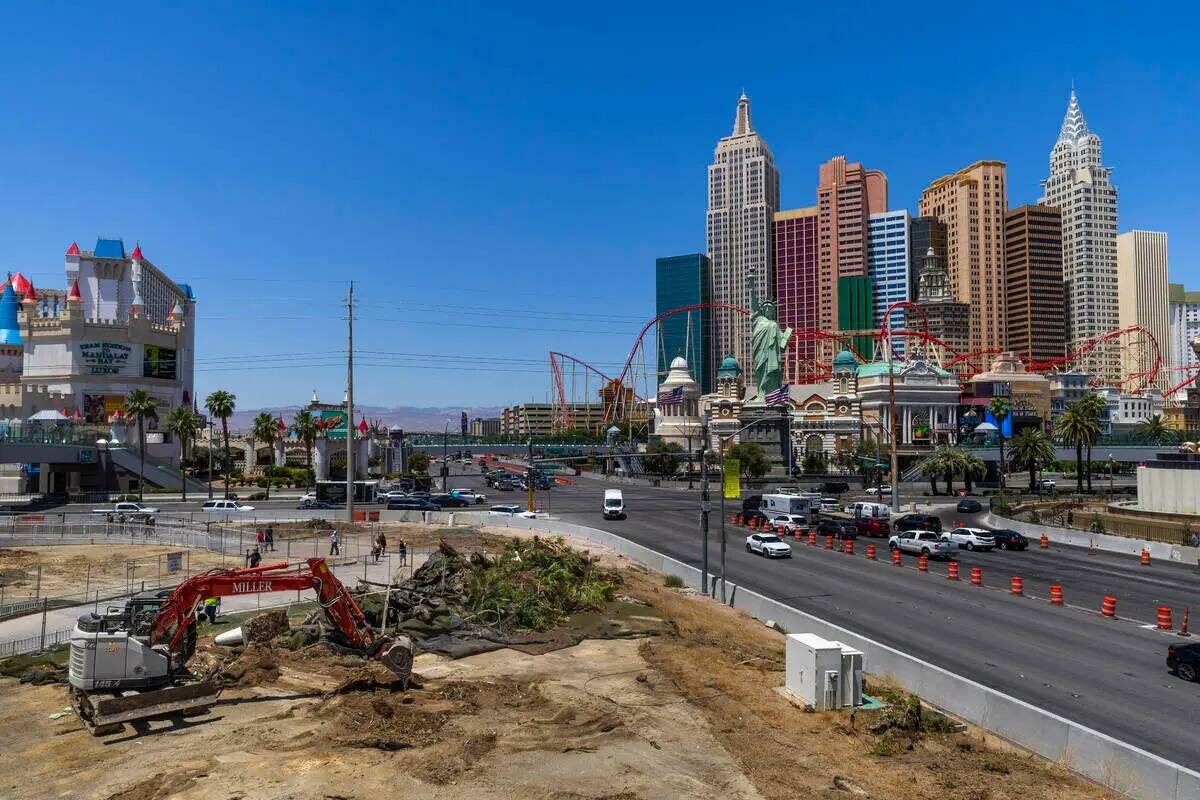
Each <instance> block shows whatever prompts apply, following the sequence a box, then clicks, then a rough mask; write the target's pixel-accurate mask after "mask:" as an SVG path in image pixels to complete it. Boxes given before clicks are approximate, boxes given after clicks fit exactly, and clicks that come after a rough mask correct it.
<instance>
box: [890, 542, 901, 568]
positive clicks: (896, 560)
mask: <svg viewBox="0 0 1200 800" xmlns="http://www.w3.org/2000/svg"><path fill="white" fill-rule="evenodd" d="M892 563H893V564H895V565H896V566H897V567H899V566H900V565H901V561H900V548H899V547H897V548H896V549H895V550H893V551H892Z"/></svg>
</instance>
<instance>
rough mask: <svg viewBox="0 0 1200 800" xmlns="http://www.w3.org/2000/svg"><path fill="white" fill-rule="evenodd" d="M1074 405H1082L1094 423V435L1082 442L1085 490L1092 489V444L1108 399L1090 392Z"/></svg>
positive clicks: (1098, 431) (1089, 490)
mask: <svg viewBox="0 0 1200 800" xmlns="http://www.w3.org/2000/svg"><path fill="white" fill-rule="evenodd" d="M1075 405H1077V406H1082V407H1083V411H1084V413H1085V414H1087V415H1088V416H1090V417H1091V418H1092V419H1093V420H1094V421H1095V423H1096V434H1095V436H1093V437H1091V438H1090V439H1088V440H1087V441H1086V442H1084V447H1085V448H1086V449H1087V490H1088V492H1089V493H1091V491H1092V445H1093V444H1095V442H1096V440H1097V439H1099V438H1100V429H1101V428H1100V415H1101V414H1103V413H1104V410H1105V409H1107V408H1108V401H1107V400H1105V399H1104V398H1103V397H1101V396H1100V395H1098V394H1096V393H1095V392H1092V393H1090V394H1087V395H1084V396H1083V397H1082V398H1080V399H1079V400H1078V401H1076V403H1075Z"/></svg>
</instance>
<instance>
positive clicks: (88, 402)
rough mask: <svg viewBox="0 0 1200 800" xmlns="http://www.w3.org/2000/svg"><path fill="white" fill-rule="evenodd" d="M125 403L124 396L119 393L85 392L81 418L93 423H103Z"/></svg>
mask: <svg viewBox="0 0 1200 800" xmlns="http://www.w3.org/2000/svg"><path fill="white" fill-rule="evenodd" d="M124 405H125V396H124V395H120V394H85V395H84V396H83V418H84V419H85V420H87V421H88V422H90V423H92V424H94V425H103V424H105V423H106V422H107V421H108V420H109V419H111V418H112V415H113V414H115V413H116V412H117V409H118V408H122V407H123V406H124Z"/></svg>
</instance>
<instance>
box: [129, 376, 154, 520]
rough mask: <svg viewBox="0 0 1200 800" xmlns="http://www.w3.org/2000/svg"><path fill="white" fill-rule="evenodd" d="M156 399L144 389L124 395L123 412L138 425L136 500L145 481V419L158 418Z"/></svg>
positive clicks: (140, 497)
mask: <svg viewBox="0 0 1200 800" xmlns="http://www.w3.org/2000/svg"><path fill="white" fill-rule="evenodd" d="M157 408H158V401H157V400H155V399H154V398H153V397H151V396H150V393H149V392H147V391H146V390H145V389H134V390H133V391H132V392H130V393H129V394H128V395H126V396H125V414H126V415H127V416H129V417H132V418H133V419H135V420H137V426H138V457H139V462H140V463H139V464H138V502H139V503H140V502H141V501H142V490H143V489H144V488H145V486H144V484H145V483H146V420H148V419H158V411H157V410H156V409H157Z"/></svg>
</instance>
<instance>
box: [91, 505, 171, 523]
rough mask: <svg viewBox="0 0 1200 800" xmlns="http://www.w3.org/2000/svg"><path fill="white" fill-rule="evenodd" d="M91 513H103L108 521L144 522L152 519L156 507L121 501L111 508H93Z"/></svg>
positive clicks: (156, 510)
mask: <svg viewBox="0 0 1200 800" xmlns="http://www.w3.org/2000/svg"><path fill="white" fill-rule="evenodd" d="M92 513H93V514H103V515H104V517H105V519H106V520H107V521H108V522H146V521H151V520H153V519H154V515H155V514H157V513H158V509H157V508H151V507H150V506H144V505H142V504H141V503H130V502H121V503H116V504H114V505H113V507H112V508H93V509H92Z"/></svg>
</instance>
